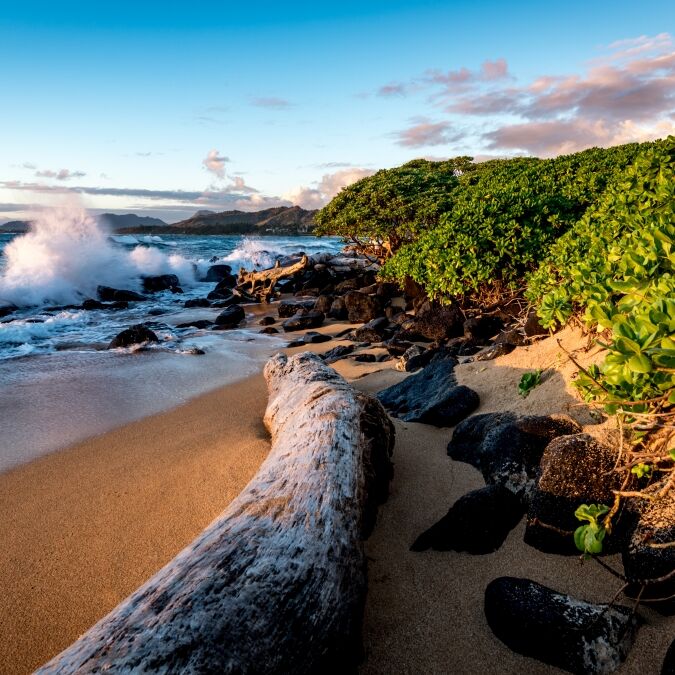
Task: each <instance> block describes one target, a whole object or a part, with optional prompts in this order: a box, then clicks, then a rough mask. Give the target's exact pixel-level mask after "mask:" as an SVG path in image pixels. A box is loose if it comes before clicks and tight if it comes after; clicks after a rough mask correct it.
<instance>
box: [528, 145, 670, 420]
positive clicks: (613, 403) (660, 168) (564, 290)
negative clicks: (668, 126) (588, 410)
mask: <svg viewBox="0 0 675 675" xmlns="http://www.w3.org/2000/svg"><path fill="white" fill-rule="evenodd" d="M542 291H544V292H543V293H542ZM528 294H529V295H530V297H531V298H532V299H533V300H537V299H538V302H539V315H540V317H541V319H542V323H543V324H544V325H546V326H554V325H556V324H561V323H564V322H565V321H566V320H567V319H568V318H569V316H570V315H571V313H572V312H573V311H576V312H578V313H580V314H581V313H582V312H583V319H584V320H585V322H586V324H587V325H588V326H589V327H596V329H597V331H598V332H602V331H608V332H609V333H610V337H609V339H608V340H606V341H605V342H603V341H599V342H600V344H602V346H604V347H606V348H607V350H608V354H607V356H606V357H605V360H604V361H603V362H602V363H601V364H600V365H598V366H592V367H591V368H589V369H588V371H587V372H585V373H582V374H581V375H580V377H579V379H578V381H577V386H578V387H579V388H580V390H581V391H582V393H583V394H584V396H585V398H586V399H587V400H589V401H591V400H600V401H601V402H603V403H604V404H605V405H606V409H607V411H608V412H610V413H615V412H617V411H618V412H621V413H622V414H624V415H626V418H627V419H628V420H629V421H630V420H631V419H632V418H634V417H636V416H639V415H644V414H649V415H650V416H655V417H658V416H659V415H663V414H667V410H668V409H669V408H670V407H671V406H672V405H674V404H675V137H672V136H671V137H669V138H668V139H666V140H664V141H662V142H658V143H657V144H655V145H653V146H652V147H649V148H648V149H647V150H645V151H644V152H643V153H642V154H641V155H640V157H639V158H638V159H637V160H636V161H635V163H634V164H633V165H632V166H631V167H630V168H629V169H628V170H627V171H626V172H625V174H624V175H623V176H622V177H621V178H620V179H619V180H617V181H616V182H615V184H614V185H613V186H612V187H611V188H610V189H609V190H608V191H607V193H606V195H605V196H604V198H603V199H602V200H601V202H600V203H599V204H598V205H597V207H595V208H593V209H592V210H591V211H590V212H589V213H588V214H587V215H586V216H584V218H582V219H581V221H580V222H579V223H578V224H577V226H575V227H574V229H573V230H571V231H570V232H569V233H568V234H567V235H565V237H563V238H562V239H561V240H559V242H558V243H557V244H556V245H554V246H553V249H552V252H551V256H550V258H549V259H548V260H547V262H546V263H545V265H543V266H542V268H541V269H540V270H539V271H538V272H537V273H536V274H534V275H533V277H532V279H531V285H530V288H529V290H528ZM538 296H539V297H538Z"/></svg>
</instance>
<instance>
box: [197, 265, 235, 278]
mask: <svg viewBox="0 0 675 675" xmlns="http://www.w3.org/2000/svg"><path fill="white" fill-rule="evenodd" d="M231 273H232V268H231V267H230V266H229V265H224V264H222V263H219V264H217V265H211V267H209V269H208V270H207V271H206V274H205V275H204V277H203V278H202V279H201V281H215V282H218V281H222V280H223V279H224V278H225V277H226V276H228V275H229V274H231Z"/></svg>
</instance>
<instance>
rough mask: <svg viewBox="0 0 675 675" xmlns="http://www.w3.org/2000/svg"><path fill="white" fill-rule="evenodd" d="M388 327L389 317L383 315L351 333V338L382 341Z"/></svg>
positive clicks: (358, 340)
mask: <svg viewBox="0 0 675 675" xmlns="http://www.w3.org/2000/svg"><path fill="white" fill-rule="evenodd" d="M388 327H389V319H387V318H386V317H384V316H381V317H378V318H377V319H373V320H372V321H369V322H368V323H364V324H363V326H360V327H359V328H357V329H356V330H355V331H354V332H353V333H352V334H351V339H352V340H353V341H354V342H381V341H382V338H383V337H384V335H385V332H386V330H387V328H388Z"/></svg>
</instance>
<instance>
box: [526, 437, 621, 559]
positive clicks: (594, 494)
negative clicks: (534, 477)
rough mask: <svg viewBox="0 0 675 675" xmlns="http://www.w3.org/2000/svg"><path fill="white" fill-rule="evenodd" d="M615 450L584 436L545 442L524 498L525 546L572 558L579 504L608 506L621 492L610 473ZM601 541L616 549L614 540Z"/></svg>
mask: <svg viewBox="0 0 675 675" xmlns="http://www.w3.org/2000/svg"><path fill="white" fill-rule="evenodd" d="M615 462H616V451H615V450H614V449H613V448H610V447H607V446H605V445H602V444H600V443H599V442H598V441H597V440H595V439H594V438H593V437H592V436H589V435H588V434H575V435H571V436H560V437H559V438H556V439H554V440H553V441H551V443H549V445H548V446H547V447H546V450H545V451H544V454H543V456H542V459H541V476H540V478H539V481H538V482H537V485H536V489H535V490H534V491H533V493H532V497H531V499H530V507H529V509H528V514H527V528H526V530H525V542H526V543H528V544H530V546H534V547H535V548H537V549H539V550H540V551H544V552H546V553H561V554H570V555H572V554H578V551H577V548H576V546H575V545H574V539H573V537H572V533H573V532H574V530H575V529H576V528H577V527H578V526H579V521H578V520H577V519H576V518H575V516H574V511H575V510H576V508H577V507H578V506H579V505H580V504H608V505H611V504H612V503H613V501H614V493H613V492H612V490H618V489H619V488H620V487H621V476H620V474H619V473H618V472H615V471H614V470H613V469H614V465H615ZM620 527H621V525H620V524H619V523H616V524H615V534H614V536H612V537H609V538H608V539H606V540H605V542H604V550H606V551H607V550H616V548H615V547H616V546H617V545H619V541H620V537H618V536H617V530H618V529H619V528H620Z"/></svg>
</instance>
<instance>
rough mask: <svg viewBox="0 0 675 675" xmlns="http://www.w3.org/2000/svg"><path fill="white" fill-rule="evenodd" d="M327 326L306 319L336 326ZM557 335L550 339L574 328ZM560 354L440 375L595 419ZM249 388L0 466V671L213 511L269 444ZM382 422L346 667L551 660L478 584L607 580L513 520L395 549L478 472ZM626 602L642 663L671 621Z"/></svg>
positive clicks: (377, 386) (599, 588)
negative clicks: (496, 622)
mask: <svg viewBox="0 0 675 675" xmlns="http://www.w3.org/2000/svg"><path fill="white" fill-rule="evenodd" d="M344 328H345V324H340V323H332V324H330V325H326V326H325V327H323V328H321V329H319V330H320V332H324V333H327V334H330V335H332V336H335V335H337V334H338V333H339V332H340V331H341V330H343V329H344ZM562 337H563V344H564V340H565V339H569V340H570V343H572V342H574V340H577V338H578V336H575V335H572V334H570V335H566V334H565V335H563V336H562ZM336 344H344V342H343V341H338V340H332V341H331V342H326V343H323V344H317V345H309V346H308V347H301V348H295V349H292V350H289V351H290V352H291V353H294V352H297V351H301V350H302V349H311V350H312V351H316V352H320V353H321V352H324V351H326V350H328V349H330V348H331V347H333V346H335V345H336ZM366 351H369V352H372V353H375V354H379V353H382V350H381V349H377V348H375V349H367V350H366ZM559 354H560V348H559V346H558V345H557V343H555V342H553V341H551V340H548V341H544V342H543V343H539V345H537V346H534V347H526V348H522V349H519V350H516V351H515V352H513V353H512V354H510V355H508V356H505V357H502V358H500V359H497V360H495V361H492V362H486V363H481V364H467V365H464V366H459V367H458V369H457V377H458V380H459V381H460V382H462V383H468V384H471V386H472V387H475V388H476V390H478V391H479V392H480V394H481V397H482V399H483V404H482V406H481V409H480V411H479V412H482V411H488V410H495V409H503V408H505V407H510V408H511V409H514V410H517V411H518V412H520V413H533V414H537V413H553V412H566V413H568V414H572V415H573V416H575V417H576V418H577V419H578V421H580V422H582V423H584V424H590V423H591V422H592V423H593V424H592V425H590V426H587V429H588V430H591V431H593V432H594V433H598V434H601V433H602V432H603V429H602V426H601V425H597V424H596V423H595V421H594V420H593V419H592V418H590V417H589V416H588V413H587V411H586V409H585V407H584V406H579V401H578V399H577V398H576V397H575V396H574V393H573V391H572V389H571V388H570V387H569V378H570V374H571V370H573V368H571V366H570V364H569V363H568V362H567V361H566V360H564V359H562V360H560V358H559ZM585 358H587V359H590V358H593V354H589V355H587V356H586V357H585ZM536 366H541V367H551V371H550V373H549V374H548V376H547V377H545V378H544V383H543V384H542V385H541V386H540V387H539V388H537V390H536V391H535V392H533V394H532V395H531V397H528V398H527V399H522V398H520V397H518V396H517V395H516V394H515V392H516V385H517V382H518V380H519V378H520V375H521V373H522V372H523V371H524V370H526V369H531V368H532V367H536ZM334 367H335V368H336V370H338V372H340V373H341V374H342V375H344V376H345V377H347V378H348V379H350V380H352V381H353V383H354V384H355V386H357V387H358V388H360V389H363V390H364V391H367V392H370V393H374V392H377V391H379V390H381V389H382V388H384V387H386V386H388V385H390V384H392V383H394V382H396V381H400V380H401V379H402V378H403V377H405V376H406V374H404V373H400V372H398V371H396V370H395V369H394V368H393V362H391V361H390V362H386V363H358V362H354V361H353V360H352V359H345V360H342V361H338V362H337V363H336V364H334ZM266 401H267V392H266V388H265V383H264V380H263V378H262V376H261V375H258V376H254V377H251V378H249V379H247V380H244V381H242V382H239V383H237V384H234V385H229V386H227V387H224V388H222V389H219V390H217V391H215V392H212V393H210V394H206V395H203V396H201V397H199V398H196V399H194V400H193V401H191V402H189V403H187V404H186V405H182V406H180V407H178V408H175V409H173V410H171V411H168V412H165V413H162V414H159V415H154V416H152V417H148V418H146V419H144V420H141V421H139V422H135V423H132V424H129V425H127V426H124V427H122V428H119V429H117V430H114V431H112V432H109V433H107V434H105V435H103V436H99V437H96V438H93V439H91V440H89V441H86V442H84V443H80V444H79V445H76V446H74V447H71V448H69V449H68V450H65V451H63V452H59V453H56V454H52V455H49V456H46V457H43V458H41V459H39V460H37V461H34V462H32V463H31V464H27V465H25V466H23V467H20V468H18V469H16V470H13V471H11V472H8V473H5V474H1V475H0V494H1V495H2V497H1V498H0V499H1V503H2V508H3V512H4V513H7V514H11V515H10V517H9V518H5V519H4V520H3V523H2V526H1V529H0V551H2V553H1V554H0V555H1V556H2V557H0V573H1V579H2V581H0V583H1V584H2V586H1V587H0V591H1V598H2V599H1V600H0V616H2V620H1V621H2V623H1V624H0V635H1V639H0V672H2V673H25V672H29V671H30V670H31V669H32V668H34V667H35V666H38V665H40V664H41V663H42V662H44V661H46V660H47V659H48V658H50V657H51V656H53V655H54V654H56V653H57V652H59V651H60V650H61V649H62V648H64V647H65V646H67V645H68V644H69V643H70V642H72V641H73V640H74V639H75V638H76V637H77V636H78V635H80V634H81V633H82V632H83V631H84V630H86V629H87V628H88V627H89V626H90V625H92V624H93V623H94V622H95V621H96V620H97V619H99V618H101V617H102V616H103V615H105V614H106V613H107V612H108V611H109V610H110V609H112V608H113V607H114V606H115V605H116V604H118V602H119V601H121V600H122V599H123V598H124V597H126V596H127V595H128V594H129V593H130V592H131V591H133V590H135V588H137V587H138V586H139V585H140V584H141V583H142V582H143V581H144V580H146V579H147V578H148V577H149V576H151V575H152V574H153V573H154V572H155V571H156V570H158V569H159V568H160V567H161V566H163V565H164V564H165V563H166V562H167V561H168V560H170V559H171V558H172V557H173V556H174V555H175V554H176V553H178V551H180V550H181V549H182V548H183V547H184V546H185V545H186V544H187V543H188V542H190V541H191V540H192V539H193V538H194V536H195V535H196V534H197V533H199V532H200V531H201V530H202V529H203V528H204V527H205V526H206V525H207V524H208V523H209V522H210V521H212V520H213V519H214V518H215V517H216V516H217V515H218V514H219V513H220V512H221V511H222V510H223V508H224V507H225V506H226V505H227V504H228V503H229V501H231V500H232V499H233V498H234V497H235V496H236V494H237V493H238V492H239V491H240V490H241V489H242V488H243V487H244V485H245V484H246V483H247V482H248V480H249V479H250V478H251V477H252V476H253V474H254V473H255V471H256V469H257V467H258V466H259V464H260V463H261V462H262V460H263V459H264V457H265V455H266V452H267V450H268V443H267V438H266V432H265V430H264V428H263V426H262V421H261V420H262V415H263V412H264V409H265V405H266ZM395 424H396V431H397V441H396V447H395V450H394V457H393V461H394V466H395V471H394V478H393V482H392V484H391V494H390V497H389V500H388V502H387V503H386V504H385V505H384V506H383V507H381V510H380V513H379V517H378V524H377V526H376V528H375V531H374V533H373V535H372V536H371V538H370V540H369V541H368V542H367V545H366V549H367V554H368V558H369V593H368V598H367V603H366V612H365V621H364V631H363V638H364V640H363V643H364V652H365V658H364V662H363V664H362V666H361V668H360V672H361V674H362V675H375V674H385V673H387V674H389V673H409V674H416V673H425V674H430V673H438V674H441V673H458V674H463V673H466V674H474V673H475V674H476V675H478V674H479V673H480V674H482V673H491V674H492V673H495V674H496V673H501V674H508V673H518V672H527V673H542V674H544V673H545V674H548V673H558V672H562V671H559V670H558V669H556V668H552V667H548V666H545V665H543V664H541V663H539V662H537V661H533V660H530V659H525V658H523V657H520V656H518V655H517V654H514V653H513V652H511V651H510V650H509V649H507V648H506V647H505V646H504V645H503V644H502V643H501V642H499V641H498V640H497V639H496V638H495V637H494V636H493V634H492V632H491V631H490V629H489V628H488V626H487V624H486V622H485V618H484V615H483V592H484V589H485V586H486V585H487V583H488V582H490V581H491V580H492V579H494V578H495V577H498V576H504V575H513V576H522V577H528V578H531V579H534V580H536V581H539V582H541V583H544V584H547V585H550V586H551V587H553V588H555V589H557V590H560V591H562V592H568V593H571V594H572V595H575V596H577V597H580V598H583V599H587V600H591V601H600V602H602V601H609V600H610V599H611V598H612V596H613V595H614V593H615V591H616V590H617V585H616V580H615V579H613V578H612V577H610V576H609V575H608V574H607V573H605V572H604V571H603V570H602V569H601V568H600V567H599V566H598V565H595V564H593V563H591V562H589V563H586V564H584V565H583V566H581V565H580V563H579V561H578V560H577V559H576V558H564V557H557V556H552V555H545V554H543V553H540V552H538V551H536V550H534V549H532V548H530V547H528V546H526V545H525V544H524V543H523V542H522V535H523V530H524V523H522V522H521V524H520V525H519V526H518V527H517V528H516V529H515V530H514V531H513V532H511V534H510V535H509V537H508V539H507V541H506V542H505V544H504V546H503V547H502V548H501V549H500V550H499V551H497V552H496V553H494V554H490V555H484V556H471V555H468V554H465V553H454V552H443V553H442V552H434V551H428V552H424V553H412V552H410V551H409V546H410V544H411V543H412V541H413V540H414V539H415V538H416V536H417V535H418V534H420V532H422V531H423V530H424V529H426V528H427V527H429V526H430V525H431V524H432V523H434V522H435V521H436V520H437V519H438V518H440V517H441V516H442V515H444V514H445V513H446V511H447V510H448V508H449V507H450V506H451V505H452V503H453V502H454V501H455V500H456V499H457V498H459V497H460V496H462V495H463V494H464V493H466V492H468V491H469V490H472V489H475V488H478V487H481V486H482V485H483V484H484V483H483V480H482V478H481V476H480V474H479V472H478V471H477V470H475V469H474V468H472V467H471V466H469V465H466V464H462V463H458V462H454V461H452V460H450V459H449V458H448V457H447V454H446V445H447V442H448V440H449V439H450V437H451V433H452V432H451V430H450V429H436V428H434V427H431V426H427V425H420V424H410V423H401V422H400V421H396V422H395ZM27 495H28V496H27ZM613 562H614V564H615V566H618V565H619V562H618V561H617V560H614V561H613ZM642 613H643V616H644V617H645V618H646V625H644V626H643V627H642V628H641V629H640V632H639V634H638V640H637V644H636V645H635V647H634V648H633V650H632V652H631V654H630V656H629V658H628V661H627V662H626V664H625V665H624V666H623V668H622V669H621V672H622V673H630V674H635V675H637V673H641V674H645V675H657V674H658V673H659V670H660V665H661V660H662V658H663V654H664V653H665V650H666V648H667V646H668V644H669V643H670V642H671V641H672V639H673V635H674V634H675V620H673V619H668V620H666V619H663V618H660V617H658V615H657V614H655V613H653V612H651V611H650V610H646V609H645V610H642Z"/></svg>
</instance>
